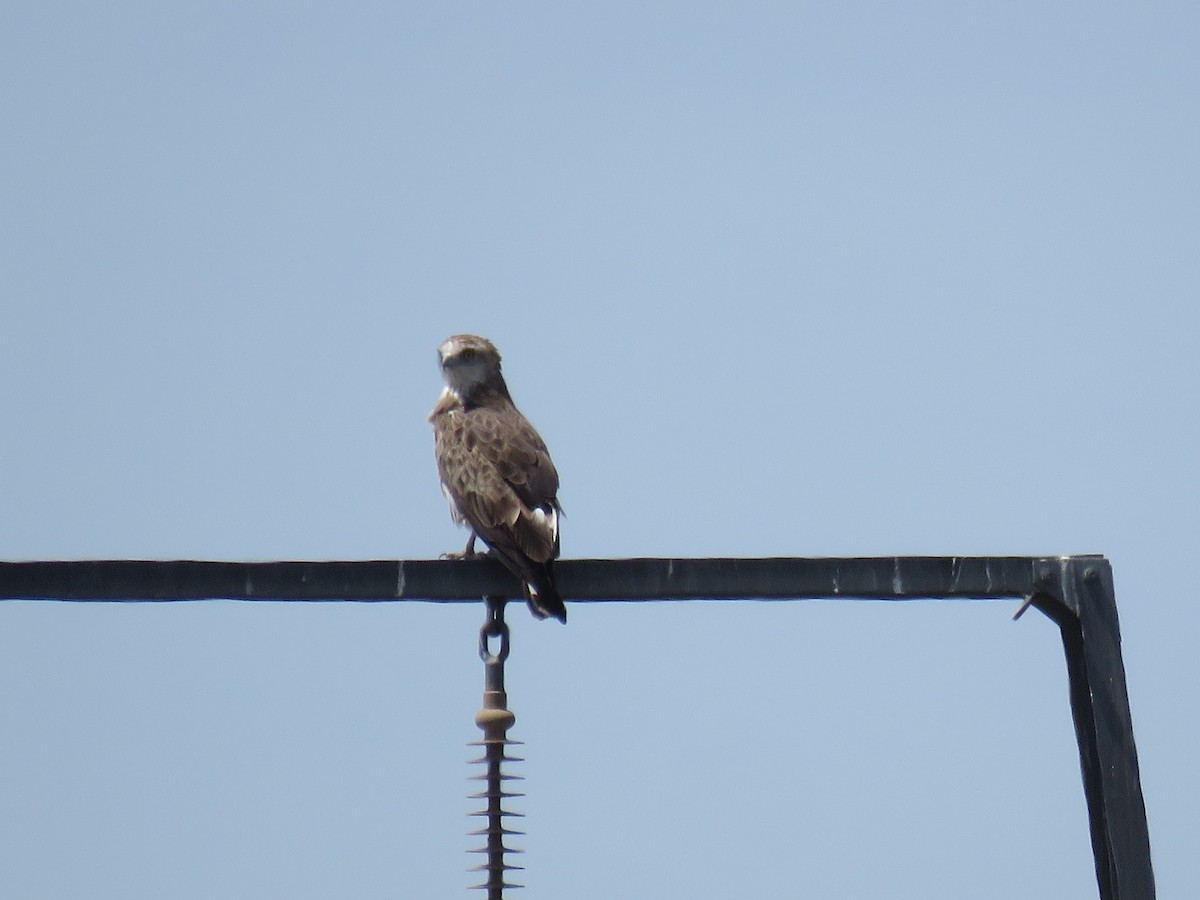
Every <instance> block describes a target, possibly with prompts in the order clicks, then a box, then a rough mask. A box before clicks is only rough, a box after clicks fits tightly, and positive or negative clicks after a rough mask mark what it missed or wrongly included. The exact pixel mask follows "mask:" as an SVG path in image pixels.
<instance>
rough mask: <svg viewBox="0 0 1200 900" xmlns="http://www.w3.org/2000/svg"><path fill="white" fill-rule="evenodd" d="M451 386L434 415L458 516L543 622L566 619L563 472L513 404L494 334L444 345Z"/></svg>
mask: <svg viewBox="0 0 1200 900" xmlns="http://www.w3.org/2000/svg"><path fill="white" fill-rule="evenodd" d="M438 353H439V357H440V362H441V367H442V375H443V376H444V377H445V379H446V389H445V390H444V391H443V392H442V396H441V397H440V398H439V399H438V403H437V406H435V407H434V409H433V412H432V413H431V414H430V416H429V420H430V422H432V423H433V433H434V452H435V454H436V456H437V464H438V474H439V475H440V476H441V481H442V490H443V491H444V493H445V494H446V498H447V500H449V501H450V511H451V514H452V515H453V517H454V519H455V521H457V522H458V523H459V524H462V525H467V526H468V527H469V528H470V529H471V538H470V540H469V541H468V543H467V549H466V550H465V551H464V554H465V555H470V554H471V553H472V552H473V550H474V546H475V539H476V537H479V538H481V539H482V540H483V542H484V543H485V544H487V545H488V547H489V548H491V551H492V553H493V554H494V555H495V556H496V557H497V558H498V559H499V560H500V561H501V562H503V563H504V565H505V566H507V567H508V569H509V570H510V571H512V573H513V574H515V575H516V576H517V577H518V578H520V579H521V582H522V584H523V585H524V588H525V596H526V599H527V600H528V601H529V608H530V609H531V610H532V612H533V614H534V615H535V616H537V617H538V618H539V619H541V618H545V617H546V616H548V615H549V616H554V617H555V618H556V619H559V620H560V621H563V622H565V621H566V620H567V610H566V607H565V606H564V605H563V601H562V597H561V596H559V593H558V589H557V588H556V587H555V584H554V573H553V571H552V568H551V565H552V563H553V561H554V559H555V558H557V556H558V551H559V537H558V518H559V514H560V512H561V507H560V506H559V504H558V497H557V495H558V472H557V471H556V470H555V468H554V463H553V462H552V461H551V459H550V454H549V452H548V451H547V450H546V444H545V442H544V441H543V440H542V439H541V437H540V436H539V435H538V433H537V431H536V430H534V427H533V426H532V425H530V424H529V421H528V420H527V419H526V418H525V417H524V416H523V415H521V412H520V410H518V409H517V407H516V406H515V405H514V404H513V401H512V396H511V395H510V394H509V392H508V386H507V385H506V384H505V382H504V376H503V375H502V374H501V372H500V354H499V352H498V351H497V350H496V348H495V346H493V345H492V343H491V341H489V340H487V339H486V338H481V337H477V336H476V335H471V334H457V335H454V336H453V337H450V338H447V339H446V340H445V341H444V342H443V343H442V345H441V347H440V348H439V350H438Z"/></svg>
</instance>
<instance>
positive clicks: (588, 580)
mask: <svg viewBox="0 0 1200 900" xmlns="http://www.w3.org/2000/svg"><path fill="white" fill-rule="evenodd" d="M555 571H556V573H557V576H558V582H559V588H560V590H561V591H562V593H563V595H564V596H565V597H567V598H569V599H570V600H571V601H572V602H581V601H582V602H602V601H646V600H698V599H711V600H721V599H724V600H746V599H765V600H787V599H793V600H796V599H809V598H830V599H837V598H857V599H880V600H915V599H938V598H957V599H998V598H1024V599H1026V600H1027V601H1029V602H1031V603H1033V605H1035V606H1037V607H1038V609H1040V610H1041V611H1042V612H1044V613H1045V614H1046V615H1048V616H1049V617H1050V618H1051V619H1053V620H1054V621H1055V622H1056V623H1057V624H1058V626H1059V629H1060V631H1061V632H1062V640H1063V648H1064V650H1065V653H1066V660H1067V675H1068V680H1069V686H1070V699H1071V712H1072V715H1073V717H1074V721H1075V734H1076V737H1077V739H1078V743H1079V759H1080V766H1081V769H1082V772H1083V784H1084V793H1085V795H1086V797H1087V803H1088V821H1089V825H1090V828H1091V835H1092V851H1093V855H1094V858H1095V863H1096V879H1097V882H1098V884H1099V888H1100V898H1101V900H1153V898H1154V873H1153V869H1152V867H1151V861H1150V839H1149V832H1148V829H1147V826H1146V809H1145V804H1144V801H1143V799H1142V790H1141V780H1140V775H1139V772H1138V760H1137V748H1136V746H1135V745H1134V739H1133V725H1132V722H1131V717H1130V712H1129V697H1128V693H1127V691H1126V686H1125V668H1124V663H1123V661H1122V659H1121V635H1120V628H1119V625H1118V621H1117V606H1116V597H1115V595H1114V592H1113V581H1112V569H1111V567H1110V566H1109V563H1108V560H1106V559H1104V557H1102V556H1072V557H1060V556H972V557H966V556H904V557H872V558H862V557H857V558H818V559H808V558H773V559H566V560H560V561H559V562H558V563H556V569H555ZM520 595H521V591H520V586H519V585H518V583H517V582H516V580H515V579H514V578H513V577H512V576H511V575H510V574H509V573H508V572H507V571H506V570H505V569H504V568H503V567H502V566H500V565H499V564H498V563H496V562H494V561H492V560H489V559H476V560H437V559H429V560H425V559H418V560H373V561H360V562H345V561H329V562H215V561H194V560H180V561H152V560H72V561H41V562H0V600H5V599H41V600H75V601H174V600H203V599H214V598H227V599H233V600H285V601H286V600H290V601H314V600H316V601H337V600H342V601H346V600H350V601H397V600H418V601H419V600H427V601H434V602H472V601H475V602H478V601H480V600H481V599H482V598H483V597H485V596H506V597H519V596H520Z"/></svg>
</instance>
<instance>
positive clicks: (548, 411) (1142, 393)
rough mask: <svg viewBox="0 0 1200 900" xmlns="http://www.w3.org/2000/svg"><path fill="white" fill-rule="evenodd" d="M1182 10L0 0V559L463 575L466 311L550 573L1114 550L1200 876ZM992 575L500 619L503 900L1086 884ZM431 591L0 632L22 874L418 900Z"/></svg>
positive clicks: (1082, 888) (451, 751)
mask: <svg viewBox="0 0 1200 900" xmlns="http://www.w3.org/2000/svg"><path fill="white" fill-rule="evenodd" d="M1198 10H1200V7H1197V5H1196V4H1195V3H1184V2H1180V3H1147V4H1138V5H1133V4H1114V3H1092V4H1080V3H1059V2H1050V3H1021V2H1016V3H1006V4H956V3H909V4H894V3H854V2H851V3H836V4H835V3H826V4H812V3H808V4H802V3H752V4H719V3H705V2H701V3H697V2H690V3H657V4H645V3H605V4H593V5H581V4H562V3H498V2H488V3H448V4H447V3H443V4H413V3H386V4H385V3H372V4H361V3H351V4H342V5H338V6H334V5H327V6H324V7H322V6H316V5H303V4H266V3H256V4H244V3H225V4H222V3H203V4H200V3H170V4H162V3H109V4H102V5H96V4H69V3H57V2H37V3H32V2H8V3H5V4H4V6H3V9H2V10H0V121H2V122H3V132H2V134H3V136H2V137H0V311H2V318H0V321H2V328H0V416H2V421H3V428H0V511H2V512H0V557H2V558H8V559H23V558H96V557H134V558H177V557H188V558H191V557H194V558H212V559H277V558H301V559H304V558H315V559H322V558H343V559H358V558H427V557H432V556H436V555H437V554H438V553H440V552H442V551H445V550H449V549H459V548H461V545H462V543H463V542H464V539H465V534H464V533H462V532H461V531H458V530H457V529H455V528H454V526H453V525H452V524H451V522H450V520H449V518H448V515H447V511H446V508H445V503H444V501H443V499H442V497H441V494H440V492H439V491H438V488H437V479H436V473H435V468H434V464H433V459H432V447H431V444H432V441H431V437H430V433H429V426H428V424H427V423H426V421H425V416H426V415H427V413H428V411H429V410H430V408H431V407H432V405H433V403H434V401H435V399H436V396H437V393H438V391H439V389H440V382H439V378H438V373H437V369H436V364H435V348H436V346H437V345H438V343H439V342H440V341H441V340H442V339H443V338H444V337H445V336H446V335H448V334H450V333H453V332H458V331H474V332H478V333H481V334H485V335H487V336H489V337H491V338H492V339H493V340H494V341H495V342H496V343H497V344H498V345H499V347H500V348H501V351H502V352H503V353H504V355H505V371H506V374H507V376H508V379H509V383H510V385H511V387H512V389H513V393H514V395H515V396H516V399H517V402H518V403H519V404H520V405H521V406H522V408H523V409H524V411H525V412H526V413H527V414H528V415H529V417H530V418H531V419H532V420H533V421H534V422H535V423H536V424H537V426H538V427H539V429H540V430H541V432H542V434H543V435H544V436H545V438H546V440H547V442H548V443H549V445H550V448H551V450H552V452H553V454H554V457H555V460H556V462H557V463H558V468H559V471H560V473H561V475H562V482H563V486H562V492H561V499H562V501H563V503H564V505H565V507H566V510H567V513H568V518H567V519H566V520H565V523H564V528H565V531H564V542H563V549H564V555H566V556H571V557H592V556H612V557H622V556H631V555H643V556H669V555H678V556H709V555H729V556H764V555H797V556H815V555H892V554H951V553H956V554H1070V553H1084V552H1101V553H1104V554H1106V555H1107V556H1108V557H1109V558H1110V559H1111V560H1112V562H1113V565H1114V570H1115V575H1116V585H1117V599H1118V604H1119V608H1120V612H1121V625H1122V630H1123V635H1124V648H1125V662H1126V667H1127V670H1128V677H1129V690H1130V696H1131V701H1132V708H1133V715H1134V725H1135V730H1136V735H1137V739H1138V748H1139V751H1140V757H1141V764H1142V775H1143V786H1144V789H1145V794H1146V801H1147V807H1148V812H1149V819H1150V829H1151V840H1152V846H1153V851H1154V862H1155V869H1156V873H1157V877H1158V885H1159V893H1160V896H1163V897H1182V896H1186V895H1188V894H1189V893H1190V892H1191V891H1192V890H1194V888H1195V885H1196V884H1197V883H1200V856H1198V855H1197V854H1196V852H1195V851H1196V846H1195V844H1196V822H1195V811H1196V809H1197V807H1198V805H1200V778H1198V775H1197V766H1196V752H1197V751H1196V747H1197V722H1198V719H1200V717H1198V715H1197V700H1198V691H1197V682H1198V680H1200V679H1198V676H1197V663H1196V656H1197V654H1196V649H1195V648H1196V635H1197V633H1198V631H1200V606H1198V604H1197V598H1196V589H1197V581H1196V577H1195V555H1196V537H1197V534H1196V511H1197V507H1198V505H1200V490H1198V479H1197V451H1196V447H1197V445H1198V443H1200V425H1198V412H1197V410H1198V401H1200V396H1198V394H1200V391H1198V388H1197V383H1198V378H1200V341H1198V339H1197V331H1198V326H1200V311H1198V309H1197V299H1198V298H1197V283H1198V275H1200V271H1198V270H1200V262H1198V261H1200V246H1198V245H1200V214H1198V209H1200V206H1198V202H1197V201H1198V199H1200V197H1198V193H1200V192H1198V190H1197V189H1198V180H1200V177H1198V172H1200V166H1198V165H1197V160H1200V62H1198V60H1200V56H1198V54H1197V52H1196V48H1197V47H1198V46H1200V11H1198ZM1015 605H1016V604H1015V602H1012V603H1008V602H996V603H937V602H922V603H912V604H889V603H861V602H838V603H833V602H807V603H772V604H756V603H741V604H733V603H727V604H657V605H656V604H644V605H611V604H605V605H578V604H577V605H574V606H572V607H570V616H571V622H570V624H569V625H568V626H566V627H561V626H559V625H558V624H557V623H554V622H542V623H537V622H534V621H532V620H531V619H530V618H529V617H528V615H527V614H526V612H525V610H524V609H523V608H522V607H518V606H514V607H513V608H512V609H511V611H510V612H511V616H510V618H511V620H512V622H513V655H512V658H511V659H510V661H509V666H508V670H509V671H508V676H509V690H510V700H511V705H512V707H513V708H514V710H515V711H516V713H517V716H518V719H517V724H516V726H515V728H514V729H513V732H512V736H513V737H516V738H519V739H521V740H524V741H525V742H526V746H525V747H524V748H523V749H524V751H525V752H524V754H523V755H524V756H526V758H527V760H528V761H527V762H526V763H524V764H522V765H520V766H518V767H515V768H514V771H517V772H519V773H520V774H522V775H524V776H525V777H526V778H527V781H526V783H525V788H526V790H527V793H528V796H527V797H526V798H525V799H524V800H523V801H521V802H520V803H518V804H514V806H515V808H517V809H520V810H523V811H524V812H526V813H527V814H528V817H527V819H525V820H524V824H525V828H526V830H527V832H528V835H527V836H526V837H525V838H523V839H521V841H520V846H524V847H525V848H526V849H527V851H528V852H527V853H526V854H525V856H524V858H523V860H522V862H523V863H524V864H525V865H526V866H527V867H528V871H527V872H526V873H524V874H523V876H522V878H521V879H520V880H521V881H522V882H523V883H524V884H526V885H527V886H528V887H527V890H526V891H525V892H523V893H522V895H521V896H523V897H526V898H528V900H537V898H564V897H570V898H574V900H589V898H613V897H668V896H675V897H689V898H730V897H818V898H856V900H857V898H863V897H888V898H922V900H929V898H946V900H951V898H952V900H961V898H964V897H971V898H1010V897H1016V896H1020V897H1047V898H1050V897H1053V898H1093V897H1095V896H1096V886H1095V878H1094V874H1093V869H1092V860H1091V850H1090V846H1089V842H1088V829H1087V819H1086V809H1085V805H1084V800H1083V791H1082V786H1081V782H1080V777H1079V767H1078V757H1077V755H1076V748H1075V741H1074V734H1073V730H1072V726H1071V721H1070V715H1069V710H1068V705H1067V692H1066V673H1065V667H1064V663H1063V660H1062V654H1061V648H1060V645H1059V639H1058V634H1057V630H1056V628H1055V627H1054V626H1053V625H1052V624H1051V623H1050V622H1049V620H1047V619H1045V618H1044V617H1042V616H1039V615H1036V614H1034V615H1029V616H1026V617H1025V618H1023V619H1022V620H1020V621H1019V622H1018V623H1016V624H1014V623H1013V622H1011V621H1010V617H1011V614H1012V613H1013V611H1014V608H1015ZM482 617H483V611H482V608H481V607H480V606H475V605H461V606H449V607H447V606H432V605H424V604H374V605H361V604H323V605H286V604H271V603H263V604H248V603H236V602H229V601H213V602H202V603H192V604H167V605H160V606H155V605H115V604H103V605H102V604H96V605H90V604H89V605H78V604H56V603H48V602H37V603H24V602H13V603H6V604H3V605H0V723H2V724H0V809H3V811H4V814H3V816H0V885H2V888H0V889H2V890H3V893H4V895H5V896H8V897H19V898H71V900H75V898H84V897H86V898H119V900H138V898H145V900H161V898H181V900H183V898H187V900H191V898H247V900H249V898H255V900H258V898H264V897H271V898H275V897H279V898H298V900H308V898H322V900H324V898H329V897H354V898H418V900H426V898H442V897H458V896H463V888H464V886H465V885H467V884H469V883H471V880H472V878H473V876H471V875H468V874H467V873H465V872H464V869H465V867H466V866H467V865H469V864H471V863H473V862H475V861H477V860H476V859H473V858H469V857H468V856H467V855H466V853H465V852H464V851H465V850H466V849H467V848H468V847H470V846H473V845H474V844H475V841H476V839H471V838H467V837H466V836H465V832H466V831H467V830H469V829H470V828H473V827H476V826H477V822H476V820H469V819H467V818H466V816H465V813H466V812H467V811H468V810H469V809H471V808H472V806H473V802H472V801H468V800H467V799H465V795H466V793H467V792H468V791H469V790H470V789H472V788H471V785H470V784H469V783H468V781H467V780H466V779H467V776H468V775H470V774H474V771H475V770H473V769H472V768H471V767H469V766H468V765H466V760H467V759H469V758H470V757H471V756H472V755H473V751H472V750H470V749H468V748H467V747H466V746H465V744H466V742H467V741H470V740H474V739H476V737H477V736H478V732H477V730H476V729H475V727H474V724H473V721H472V717H473V715H474V712H475V711H476V709H478V707H479V705H480V701H481V690H482V677H483V676H482V666H481V664H480V662H479V660H478V658H477V656H476V640H477V628H478V626H479V624H480V622H481V621H482Z"/></svg>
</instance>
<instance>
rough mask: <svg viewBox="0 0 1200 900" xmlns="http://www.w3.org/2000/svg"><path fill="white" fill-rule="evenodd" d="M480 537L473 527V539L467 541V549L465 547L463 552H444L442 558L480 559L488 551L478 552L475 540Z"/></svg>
mask: <svg viewBox="0 0 1200 900" xmlns="http://www.w3.org/2000/svg"><path fill="white" fill-rule="evenodd" d="M478 537H479V535H477V534H476V533H475V531H474V529H472V531H471V539H470V540H468V541H467V546H466V549H464V550H463V551H462V552H461V553H454V552H450V553H443V554H442V556H441V558H442V559H479V558H480V557H481V556H486V555H487V554H486V553H477V552H476V550H475V541H476V539H477V538H478Z"/></svg>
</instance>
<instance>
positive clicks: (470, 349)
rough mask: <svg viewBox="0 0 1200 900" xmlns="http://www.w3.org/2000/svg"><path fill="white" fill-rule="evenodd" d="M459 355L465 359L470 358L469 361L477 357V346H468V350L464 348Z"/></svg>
mask: <svg viewBox="0 0 1200 900" xmlns="http://www.w3.org/2000/svg"><path fill="white" fill-rule="evenodd" d="M459 356H460V357H461V358H462V359H463V360H468V361H469V360H472V359H474V358H475V348H474V347H468V348H467V349H466V350H464V351H463V352H462V353H460V354H459Z"/></svg>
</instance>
